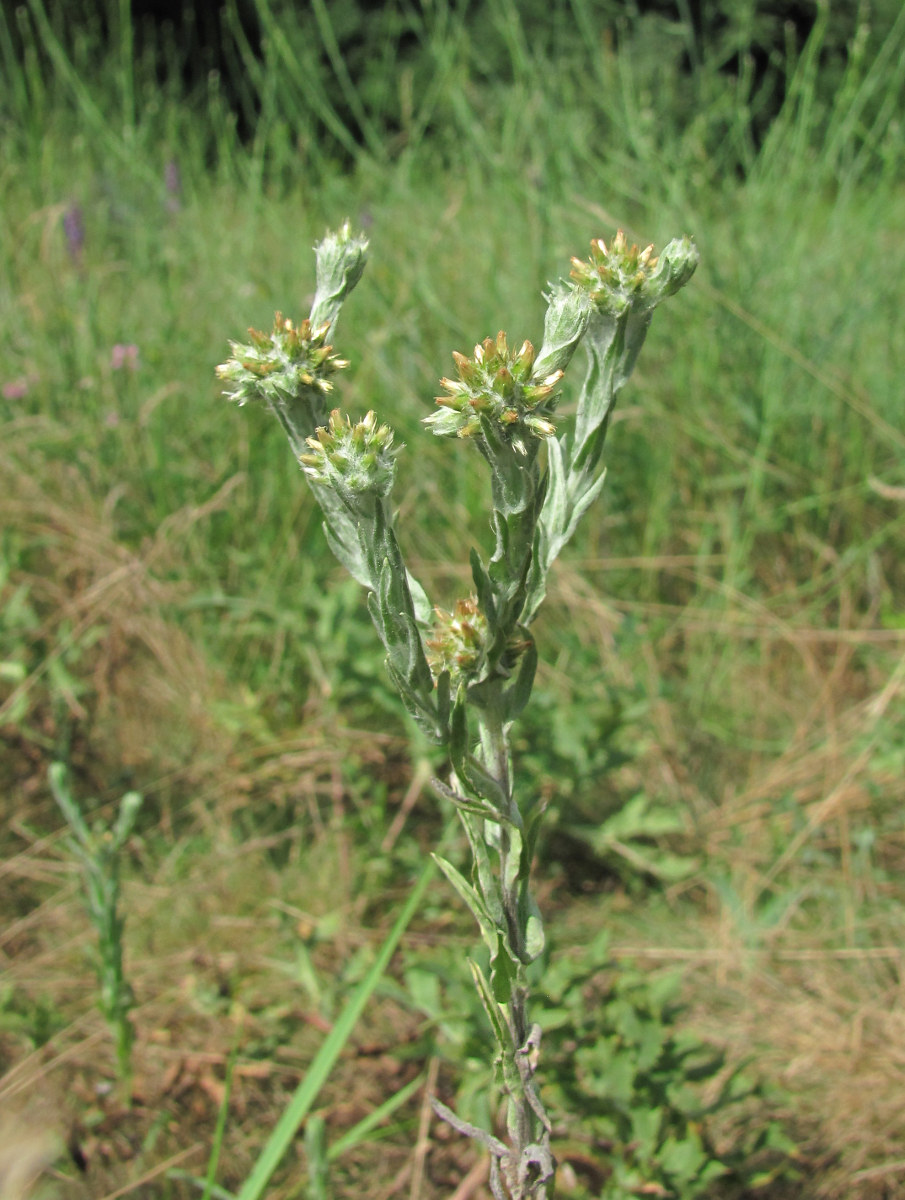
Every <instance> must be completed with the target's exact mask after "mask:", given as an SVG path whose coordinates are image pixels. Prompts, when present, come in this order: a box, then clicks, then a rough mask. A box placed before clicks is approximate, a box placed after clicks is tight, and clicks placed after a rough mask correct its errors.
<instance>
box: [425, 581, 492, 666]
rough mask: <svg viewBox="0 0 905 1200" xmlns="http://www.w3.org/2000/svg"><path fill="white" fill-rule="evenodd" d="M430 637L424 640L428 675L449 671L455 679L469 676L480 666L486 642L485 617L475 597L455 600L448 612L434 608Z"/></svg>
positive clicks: (486, 627)
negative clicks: (431, 634) (428, 667)
mask: <svg viewBox="0 0 905 1200" xmlns="http://www.w3.org/2000/svg"><path fill="white" fill-rule="evenodd" d="M434 614H435V621H434V631H433V636H432V637H430V638H428V640H427V650H428V656H427V661H428V663H429V664H430V669H431V673H432V674H433V676H434V678H435V679H437V678H439V676H440V675H442V674H443V672H444V671H449V673H450V675H451V676H452V678H453V679H454V680H457V679H460V678H461V677H462V676H466V677H467V676H471V675H473V674H474V673H475V671H476V670H477V669H478V668H479V667H480V664H481V661H482V659H483V657H484V652H485V650H486V647H487V641H488V624H487V618H486V616H485V615H484V613H483V612H481V608H480V606H479V604H478V598H477V596H469V597H468V598H467V599H465V600H457V601H456V606H455V608H454V609H453V611H452V612H451V613H449V612H445V611H444V610H443V609H442V608H436V609H434Z"/></svg>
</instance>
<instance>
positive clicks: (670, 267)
mask: <svg viewBox="0 0 905 1200" xmlns="http://www.w3.org/2000/svg"><path fill="white" fill-rule="evenodd" d="M697 265H698V251H697V249H696V247H695V245H694V243H693V242H692V241H691V239H690V238H679V239H676V240H675V241H672V242H670V244H669V245H668V246H667V247H666V249H665V250H664V251H663V253H662V254H661V255H659V256H656V255H654V247H653V245H652V244H651V245H649V246H645V247H644V249H643V250H642V249H640V248H639V247H638V246H636V245H634V244H632V245H631V246H630V245H629V244H628V242H627V241H626V238H625V234H624V233H623V232H622V230H621V229H620V230H619V232H618V233H617V234H616V236H615V237H614V238H613V240H612V241H611V242H610V244H609V247H607V245H606V243H605V242H604V240H603V238H594V239H593V240H592V242H591V256H590V258H589V259H587V260H582V259H580V258H573V259H572V271H571V275H572V278H573V279H574V280H575V282H576V283H577V284H578V286H579V288H580V289H582V290H583V291H585V292H586V293H587V294H588V295H589V297H590V299H591V302H592V304H593V305H594V307H595V308H596V309H597V310H598V311H600V312H606V313H610V314H612V315H613V316H619V315H620V314H621V313H623V312H625V311H626V310H628V309H630V308H631V309H635V310H636V311H641V312H646V311H649V310H650V309H653V308H656V306H657V305H658V304H659V303H660V301H661V300H663V299H665V297H666V296H671V295H672V294H673V293H674V292H677V291H678V290H679V288H680V287H682V285H683V284H685V283H687V282H688V280H689V279H690V278H691V276H692V275H693V274H694V270H695V267H696V266H697Z"/></svg>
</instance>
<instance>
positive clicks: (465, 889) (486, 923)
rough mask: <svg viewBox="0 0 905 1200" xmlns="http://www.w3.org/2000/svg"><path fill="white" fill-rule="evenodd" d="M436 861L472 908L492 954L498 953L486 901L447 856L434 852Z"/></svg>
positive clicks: (494, 927)
mask: <svg viewBox="0 0 905 1200" xmlns="http://www.w3.org/2000/svg"><path fill="white" fill-rule="evenodd" d="M431 858H433V860H434V862H435V863H436V864H437V866H438V867H439V868H440V870H441V871H442V872H443V874H444V875H445V876H446V878H447V879H448V880H449V882H450V883H451V884H452V886H453V887H454V888H455V889H456V891H457V892H458V893H459V895H460V896H461V898H462V899H463V900H464V901H465V903H466V904H467V905H468V907H469V909H470V910H471V915H472V916H473V917H474V919H475V920H476V921H477V923H478V925H479V926H480V929H481V936H482V937H483V938H484V941H485V942H486V944H487V949H488V950H489V951H490V953H491V955H495V954H496V953H497V941H498V937H497V929H496V925H495V924H494V922H493V919H492V918H491V916H490V914H489V913H488V912H487V909H486V908H485V906H484V902H483V900H482V899H481V897H480V896H479V895H478V893H477V891H475V889H474V888H473V887H472V886H471V884H470V883H469V882H468V880H467V879H466V878H465V877H464V876H463V875H462V874H461V873H460V872H459V871H457V870H456V868H455V867H454V866H453V865H452V863H451V862H448V861H447V860H446V859H445V858H441V857H440V855H439V854H432V855H431Z"/></svg>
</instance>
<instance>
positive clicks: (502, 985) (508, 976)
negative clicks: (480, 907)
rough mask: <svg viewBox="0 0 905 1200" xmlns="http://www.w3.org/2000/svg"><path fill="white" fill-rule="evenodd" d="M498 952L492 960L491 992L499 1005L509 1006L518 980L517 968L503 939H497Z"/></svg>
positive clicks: (499, 937)
mask: <svg viewBox="0 0 905 1200" xmlns="http://www.w3.org/2000/svg"><path fill="white" fill-rule="evenodd" d="M497 947H498V948H497V952H496V954H494V955H492V956H491V959H490V990H491V991H492V992H493V997H494V999H495V1000H496V1002H497V1004H508V1003H509V1001H510V1000H511V999H512V988H513V985H514V984H515V982H516V979H517V968H516V966H515V963H513V961H512V959H511V958H510V957H509V954H508V953H507V952H506V948H505V946H504V942H503V938H502V937H501V936H500V935H498V937H497Z"/></svg>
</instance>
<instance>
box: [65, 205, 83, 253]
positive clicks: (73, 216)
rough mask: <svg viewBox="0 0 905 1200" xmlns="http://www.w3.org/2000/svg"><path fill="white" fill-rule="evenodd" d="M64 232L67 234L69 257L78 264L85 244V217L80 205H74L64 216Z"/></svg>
mask: <svg viewBox="0 0 905 1200" xmlns="http://www.w3.org/2000/svg"><path fill="white" fill-rule="evenodd" d="M63 232H64V233H65V234H66V245H67V246H68V247H69V255H70V257H71V258H72V259H73V260H74V261H75V262H78V261H79V260H80V259H81V257H82V247H83V246H84V244H85V217H84V215H83V213H82V209H81V206H80V205H78V204H75V203H73V204H70V205H69V206H68V208H67V209H66V211H65V213H64V214H63Z"/></svg>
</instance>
